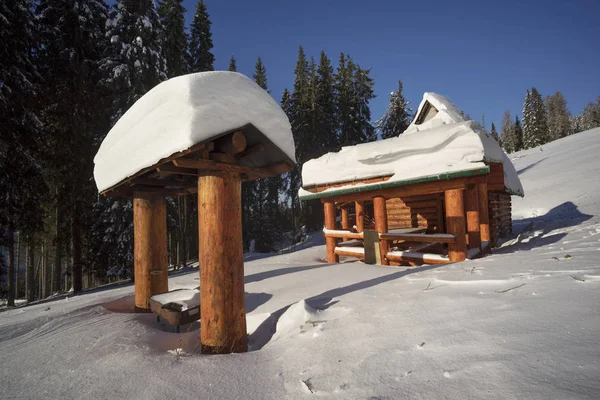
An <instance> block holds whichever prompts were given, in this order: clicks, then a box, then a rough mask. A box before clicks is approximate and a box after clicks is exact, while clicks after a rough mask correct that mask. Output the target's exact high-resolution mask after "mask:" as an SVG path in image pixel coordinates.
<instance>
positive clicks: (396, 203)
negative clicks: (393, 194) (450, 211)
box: [387, 198, 437, 208]
mask: <svg viewBox="0 0 600 400" xmlns="http://www.w3.org/2000/svg"><path fill="white" fill-rule="evenodd" d="M387 206H388V207H406V208H415V207H418V208H427V207H437V200H436V199H426V200H421V201H402V200H400V199H398V198H395V199H389V200H388V201H387Z"/></svg>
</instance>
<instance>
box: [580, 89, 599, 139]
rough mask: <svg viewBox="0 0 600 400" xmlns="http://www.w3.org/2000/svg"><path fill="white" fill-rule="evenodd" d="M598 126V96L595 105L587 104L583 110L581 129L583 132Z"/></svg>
mask: <svg viewBox="0 0 600 400" xmlns="http://www.w3.org/2000/svg"><path fill="white" fill-rule="evenodd" d="M599 126H600V96H598V101H597V102H596V103H592V102H590V103H588V104H587V105H586V106H585V108H584V109H583V114H582V117H581V128H582V130H584V131H587V130H589V129H593V128H597V127H599Z"/></svg>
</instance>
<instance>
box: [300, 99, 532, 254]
mask: <svg viewBox="0 0 600 400" xmlns="http://www.w3.org/2000/svg"><path fill="white" fill-rule="evenodd" d="M302 182H303V188H302V189H301V190H300V193H299V197H300V199H301V200H304V201H308V200H313V199H320V200H321V201H322V203H323V208H324V215H325V228H324V230H323V232H324V235H325V238H326V249H327V250H326V251H327V261H328V262H338V261H339V257H340V256H349V257H356V258H359V259H364V260H365V262H367V263H380V264H384V265H390V264H392V265H421V264H440V263H449V262H457V261H464V260H465V259H466V258H473V257H478V256H480V255H482V254H485V253H486V252H488V251H489V250H490V249H491V248H492V247H494V246H495V244H496V242H497V240H498V238H499V237H500V236H502V235H504V234H507V233H510V232H511V229H512V219H511V195H517V196H523V195H524V192H523V187H522V186H521V182H520V181H519V178H518V175H517V173H516V171H515V168H514V166H513V165H512V163H511V161H510V159H509V158H508V157H507V156H506V154H505V153H504V152H503V150H502V148H501V147H500V146H499V144H498V143H497V142H496V140H495V139H494V138H492V137H491V135H490V134H489V133H487V132H486V131H485V129H484V128H483V127H482V126H481V125H480V124H479V123H477V122H476V121H472V120H467V118H466V117H465V115H464V113H463V112H462V111H461V110H460V109H458V108H457V107H456V106H455V105H454V104H453V103H452V102H451V101H449V100H448V99H446V98H445V97H443V96H440V95H437V94H435V93H425V95H424V97H423V100H422V102H421V104H420V106H419V109H418V111H417V113H416V115H415V119H414V120H413V122H412V123H411V124H410V126H409V127H408V128H407V129H406V131H405V132H404V133H402V134H401V135H400V136H399V137H395V138H391V139H386V140H381V141H377V142H371V143H363V144H358V145H355V146H350V147H344V148H342V149H341V150H340V151H339V152H335V153H328V154H325V155H323V156H322V157H320V158H318V159H314V160H310V161H308V162H306V163H305V164H304V165H303V169H302Z"/></svg>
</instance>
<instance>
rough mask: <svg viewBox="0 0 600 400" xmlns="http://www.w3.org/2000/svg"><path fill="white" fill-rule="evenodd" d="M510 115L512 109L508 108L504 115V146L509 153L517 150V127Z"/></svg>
mask: <svg viewBox="0 0 600 400" xmlns="http://www.w3.org/2000/svg"><path fill="white" fill-rule="evenodd" d="M514 128H515V127H514V125H513V123H512V118H511V116H510V111H508V110H506V111H505V112H504V116H503V117H502V127H501V130H502V146H503V147H504V150H505V151H506V152H507V153H512V152H514V151H516V146H515V129H514Z"/></svg>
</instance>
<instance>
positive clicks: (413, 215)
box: [387, 210, 438, 218]
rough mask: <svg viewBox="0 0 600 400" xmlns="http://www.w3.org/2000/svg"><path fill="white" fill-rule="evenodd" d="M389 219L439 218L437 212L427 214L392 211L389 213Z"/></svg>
mask: <svg viewBox="0 0 600 400" xmlns="http://www.w3.org/2000/svg"><path fill="white" fill-rule="evenodd" d="M387 215H388V218H390V217H399V218H404V217H407V218H437V216H438V215H437V212H436V211H427V212H405V211H397V210H390V211H389V212H388V213H387Z"/></svg>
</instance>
